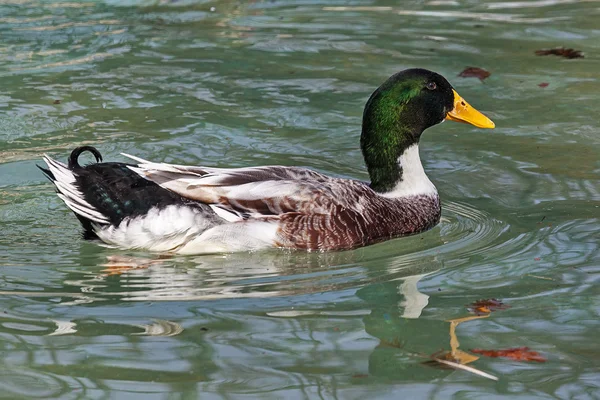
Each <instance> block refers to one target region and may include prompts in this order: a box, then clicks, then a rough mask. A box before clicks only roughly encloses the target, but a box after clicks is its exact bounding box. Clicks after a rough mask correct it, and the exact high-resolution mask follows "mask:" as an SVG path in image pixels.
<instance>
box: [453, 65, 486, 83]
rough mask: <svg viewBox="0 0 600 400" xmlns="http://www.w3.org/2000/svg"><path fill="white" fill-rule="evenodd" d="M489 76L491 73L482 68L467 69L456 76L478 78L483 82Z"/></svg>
mask: <svg viewBox="0 0 600 400" xmlns="http://www.w3.org/2000/svg"><path fill="white" fill-rule="evenodd" d="M490 75H491V72H489V71H486V70H485V69H483V68H477V67H467V68H465V69H464V70H463V71H462V72H461V73H460V74H458V76H460V77H461V78H479V80H480V81H482V82H483V80H484V79H485V78H487V77H488V76H490Z"/></svg>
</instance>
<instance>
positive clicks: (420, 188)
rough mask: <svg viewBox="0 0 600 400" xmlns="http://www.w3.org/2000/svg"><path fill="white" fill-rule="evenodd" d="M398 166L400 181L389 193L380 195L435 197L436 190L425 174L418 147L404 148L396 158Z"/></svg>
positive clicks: (415, 145) (416, 145) (414, 145)
mask: <svg viewBox="0 0 600 400" xmlns="http://www.w3.org/2000/svg"><path fill="white" fill-rule="evenodd" d="M398 164H399V165H400V167H402V180H401V181H400V182H398V183H397V184H396V187H395V188H394V189H392V190H391V191H390V192H387V193H384V194H382V195H383V196H385V197H411V196H437V189H436V188H435V186H434V185H433V183H432V182H431V181H430V180H429V178H428V177H427V174H425V170H424V169H423V164H421V157H419V145H418V144H413V145H412V146H410V147H408V148H406V150H404V153H402V155H401V156H400V157H398Z"/></svg>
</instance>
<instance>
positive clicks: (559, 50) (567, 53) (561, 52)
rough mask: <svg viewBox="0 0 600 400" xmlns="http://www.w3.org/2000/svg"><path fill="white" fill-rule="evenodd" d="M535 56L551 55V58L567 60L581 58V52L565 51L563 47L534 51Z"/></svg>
mask: <svg viewBox="0 0 600 400" xmlns="http://www.w3.org/2000/svg"><path fill="white" fill-rule="evenodd" d="M535 55H536V56H550V55H552V56H559V57H564V58H568V59H573V58H583V53H582V52H581V51H579V50H575V49H565V48H564V47H557V48H555V49H543V50H536V51H535Z"/></svg>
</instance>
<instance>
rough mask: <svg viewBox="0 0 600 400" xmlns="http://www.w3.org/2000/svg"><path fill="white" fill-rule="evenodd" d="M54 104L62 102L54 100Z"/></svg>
mask: <svg viewBox="0 0 600 400" xmlns="http://www.w3.org/2000/svg"><path fill="white" fill-rule="evenodd" d="M52 104H60V100H54V101H53V102H52Z"/></svg>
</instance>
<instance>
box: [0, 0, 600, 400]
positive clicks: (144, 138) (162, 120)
mask: <svg viewBox="0 0 600 400" xmlns="http://www.w3.org/2000/svg"><path fill="white" fill-rule="evenodd" d="M211 7H214V9H213V10H212V11H211ZM599 12H600V9H599V8H598V3H596V2H574V1H569V0H562V1H561V0H556V1H524V2H498V1H430V2H420V1H410V2H403V3H402V5H398V4H395V3H394V2H385V1H373V2H361V3H359V2H325V1H318V0H313V1H294V2H290V1H285V2H284V1H266V2H260V1H258V2H257V1H254V2H239V3H236V2H232V1H220V2H201V1H199V2H193V1H160V2H144V1H135V0H132V1H129V2H127V3H126V4H124V3H122V2H117V1H107V2H94V1H89V2H53V1H38V0H31V1H29V0H8V1H1V2H0V78H1V82H2V86H1V89H0V138H1V141H0V265H1V275H0V277H1V286H0V297H1V303H0V305H1V306H0V349H1V353H0V354H2V357H1V358H0V360H1V361H0V363H1V367H0V393H1V394H2V395H1V396H2V397H6V398H63V399H75V398H86V399H88V398H89V399H100V398H115V399H119V398H139V399H166V398H169V399H171V398H173V399H175V398H182V399H183V398H185V399H188V398H196V397H202V398H238V397H246V398H261V399H263V398H284V397H285V398H291V399H296V398H298V399H300V398H347V399H355V398H364V397H365V396H371V397H373V398H398V396H399V395H400V397H406V398H449V397H453V398H457V399H463V398H465V399H466V398H503V397H518V398H563V399H567V398H569V399H570V398H577V399H588V398H590V399H591V398H600V362H599V360H600V345H599V344H598V340H597V335H598V329H599V328H600V323H599V322H598V321H599V312H600V296H599V295H600V290H599V289H598V283H599V282H598V281H599V280H600V274H599V272H600V252H599V242H600V233H599V232H600V163H599V159H600V157H599V156H598V155H599V154H600V135H599V134H598V129H599V128H598V117H597V115H598V106H597V104H598V102H599V101H600V94H599V93H600V81H599V79H598V69H599V61H598V60H599V58H598V56H597V54H598V52H599V50H600V40H599V39H600V30H598V22H597V21H598V14H599ZM557 46H566V47H574V48H576V49H579V50H583V51H584V52H585V56H586V57H585V58H584V59H576V60H565V59H561V58H557V57H552V56H549V57H537V56H535V55H534V54H533V53H534V51H535V50H538V49H541V48H551V47H557ZM412 66H420V67H425V68H429V69H432V70H435V71H437V72H440V73H442V74H443V75H445V76H446V77H447V78H449V80H450V81H451V82H452V83H453V84H454V86H455V87H456V89H457V91H458V92H459V93H460V94H461V95H462V96H463V97H464V98H465V99H466V100H467V101H469V102H470V103H471V104H472V105H473V106H475V107H476V108H478V109H479V110H481V111H483V112H485V113H486V114H488V115H489V116H490V117H491V118H492V119H493V120H494V121H495V122H496V125H497V128H496V129H495V130H493V131H483V130H478V129H475V128H473V127H471V126H468V125H464V124H456V123H445V124H443V125H440V126H437V127H435V128H432V129H430V130H429V131H427V132H426V133H425V135H424V139H423V141H422V145H421V148H422V158H423V160H424V164H425V169H426V170H427V171H428V174H429V176H430V177H431V179H432V180H433V181H434V183H435V184H436V185H437V187H438V189H439V190H440V193H441V195H442V199H443V205H444V212H443V216H444V219H443V221H442V223H441V224H440V225H439V226H437V227H436V228H435V229H433V230H431V231H429V232H426V233H423V234H421V235H417V236H414V237H410V238H404V239H399V240H394V241H390V242H386V243H382V244H378V245H375V246H371V247H367V248H363V249H358V250H355V251H350V252H339V253H325V254H306V253H298V252H281V251H266V252H260V253H255V254H230V255H229V254H228V255H215V256H203V257H173V258H159V257H157V256H155V255H152V254H148V253H133V252H124V251H117V250H114V249H107V248H104V247H100V246H98V245H97V244H94V243H86V242H83V241H82V240H80V238H79V227H78V223H77V221H76V219H75V218H74V217H73V216H72V215H71V214H70V212H68V210H67V209H66V207H65V206H64V205H63V204H62V203H61V201H60V200H59V199H58V198H57V197H56V196H55V194H54V192H53V189H52V187H51V185H50V184H49V183H48V182H47V181H46V180H45V179H44V178H43V176H42V175H41V174H40V173H39V171H38V170H37V169H36V168H35V164H36V163H39V159H40V156H41V154H42V153H44V152H46V153H49V154H51V155H54V156H56V157H58V158H59V159H63V160H64V159H65V158H66V156H67V155H68V153H69V152H70V150H71V149H72V148H73V147H75V146H77V145H82V144H91V145H94V146H97V147H98V148H99V149H100V150H101V152H102V153H103V155H104V156H105V159H106V160H124V158H123V157H122V156H120V155H119V153H120V152H126V153H131V154H136V155H139V156H142V157H144V158H147V159H150V160H157V161H160V160H164V161H166V162H177V163H183V164H186V163H189V164H200V163H202V164H205V165H214V166H229V167H237V166H249V165H259V164H283V165H299V166H306V167H310V168H313V169H316V170H319V171H322V172H326V173H329V174H333V175H337V176H345V177H352V178H359V179H366V178H367V175H366V172H365V170H364V167H363V163H362V157H361V155H360V151H359V150H358V136H359V130H360V121H361V115H362V107H363V105H364V103H365V101H366V99H367V98H368V96H369V95H370V93H371V92H372V91H373V90H374V89H375V88H376V87H377V86H378V85H379V84H380V83H381V82H382V81H383V80H385V79H386V78H387V77H388V76H389V75H391V74H392V73H395V72H397V71H399V70H401V69H403V68H406V67H412ZM467 66H475V67H482V68H486V69H488V70H489V71H491V73H492V75H491V76H490V77H489V78H488V79H487V80H485V82H483V83H482V82H480V81H479V80H478V79H474V78H469V79H463V78H459V77H457V75H458V74H459V73H460V71H462V69H463V68H465V67H467ZM542 82H545V83H549V85H548V86H547V87H545V88H541V87H539V86H538V85H539V84H540V83H542ZM483 298H498V299H502V301H503V302H504V303H506V304H508V305H510V308H509V309H506V310H499V311H496V312H494V313H493V314H491V315H490V316H489V317H488V318H481V319H476V320H470V321H466V322H463V323H460V324H459V325H458V326H457V327H456V334H457V336H458V340H459V342H460V350H463V351H468V350H469V349H473V348H484V349H503V348H510V347H521V346H528V347H530V348H531V349H532V350H535V351H538V352H540V353H542V355H543V356H545V357H546V358H548V361H547V362H545V363H535V362H518V361H511V360H509V359H502V358H488V357H481V358H480V359H478V360H477V361H475V362H473V363H471V364H469V365H471V366H473V367H475V368H477V369H480V370H482V371H485V372H488V373H490V374H493V375H496V376H497V377H499V380H498V381H497V382H494V381H492V380H488V379H485V378H482V377H480V376H477V375H474V374H471V373H469V372H465V371H454V370H448V369H439V368H432V367H430V366H426V365H423V364H422V363H423V362H424V361H427V360H428V357H429V355H431V354H433V353H435V352H437V351H440V350H449V349H450V335H449V329H450V323H449V322H448V321H449V320H452V319H457V318H462V317H466V316H469V315H471V314H469V312H468V310H467V308H466V305H467V304H469V303H471V302H473V301H475V300H478V299H483Z"/></svg>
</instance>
